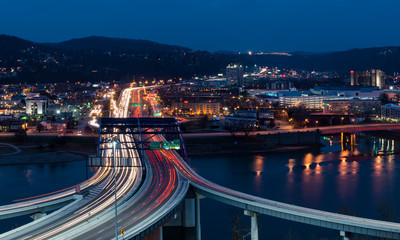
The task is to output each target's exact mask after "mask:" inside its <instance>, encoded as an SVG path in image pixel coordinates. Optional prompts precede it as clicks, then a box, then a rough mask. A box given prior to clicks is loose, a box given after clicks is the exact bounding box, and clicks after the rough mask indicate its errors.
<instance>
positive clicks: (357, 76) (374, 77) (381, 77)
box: [350, 69, 385, 89]
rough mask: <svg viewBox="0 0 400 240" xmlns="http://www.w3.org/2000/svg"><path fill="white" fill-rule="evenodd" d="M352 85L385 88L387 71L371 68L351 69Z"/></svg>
mask: <svg viewBox="0 0 400 240" xmlns="http://www.w3.org/2000/svg"><path fill="white" fill-rule="evenodd" d="M350 73H351V85H352V86H372V87H375V86H376V87H379V88H380V89H383V88H385V73H384V72H382V71H381V70H379V69H371V70H367V71H365V72H354V71H351V72H350Z"/></svg>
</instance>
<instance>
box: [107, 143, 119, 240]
mask: <svg viewBox="0 0 400 240" xmlns="http://www.w3.org/2000/svg"><path fill="white" fill-rule="evenodd" d="M109 143H111V144H112V147H113V158H114V193H115V239H116V240H118V219H117V169H116V165H117V161H116V158H115V149H116V148H117V146H118V147H119V145H120V142H119V140H118V139H116V138H115V137H114V138H112V139H111V141H110V142H109Z"/></svg>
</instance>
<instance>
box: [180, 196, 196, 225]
mask: <svg viewBox="0 0 400 240" xmlns="http://www.w3.org/2000/svg"><path fill="white" fill-rule="evenodd" d="M195 214H196V212H195V199H194V198H186V199H185V204H184V211H183V224H182V225H183V227H195V226H196V217H195Z"/></svg>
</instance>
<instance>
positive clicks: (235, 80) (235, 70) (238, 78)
mask: <svg viewBox="0 0 400 240" xmlns="http://www.w3.org/2000/svg"><path fill="white" fill-rule="evenodd" d="M226 81H227V84H228V86H237V87H243V66H242V65H239V64H230V65H228V66H227V67H226Z"/></svg>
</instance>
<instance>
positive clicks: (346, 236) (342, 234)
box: [340, 231, 350, 240]
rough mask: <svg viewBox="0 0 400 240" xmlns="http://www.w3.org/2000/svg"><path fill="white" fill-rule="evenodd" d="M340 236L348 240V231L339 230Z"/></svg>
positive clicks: (343, 239)
mask: <svg viewBox="0 0 400 240" xmlns="http://www.w3.org/2000/svg"><path fill="white" fill-rule="evenodd" d="M340 238H341V239H342V240H350V233H349V232H346V231H340Z"/></svg>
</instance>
